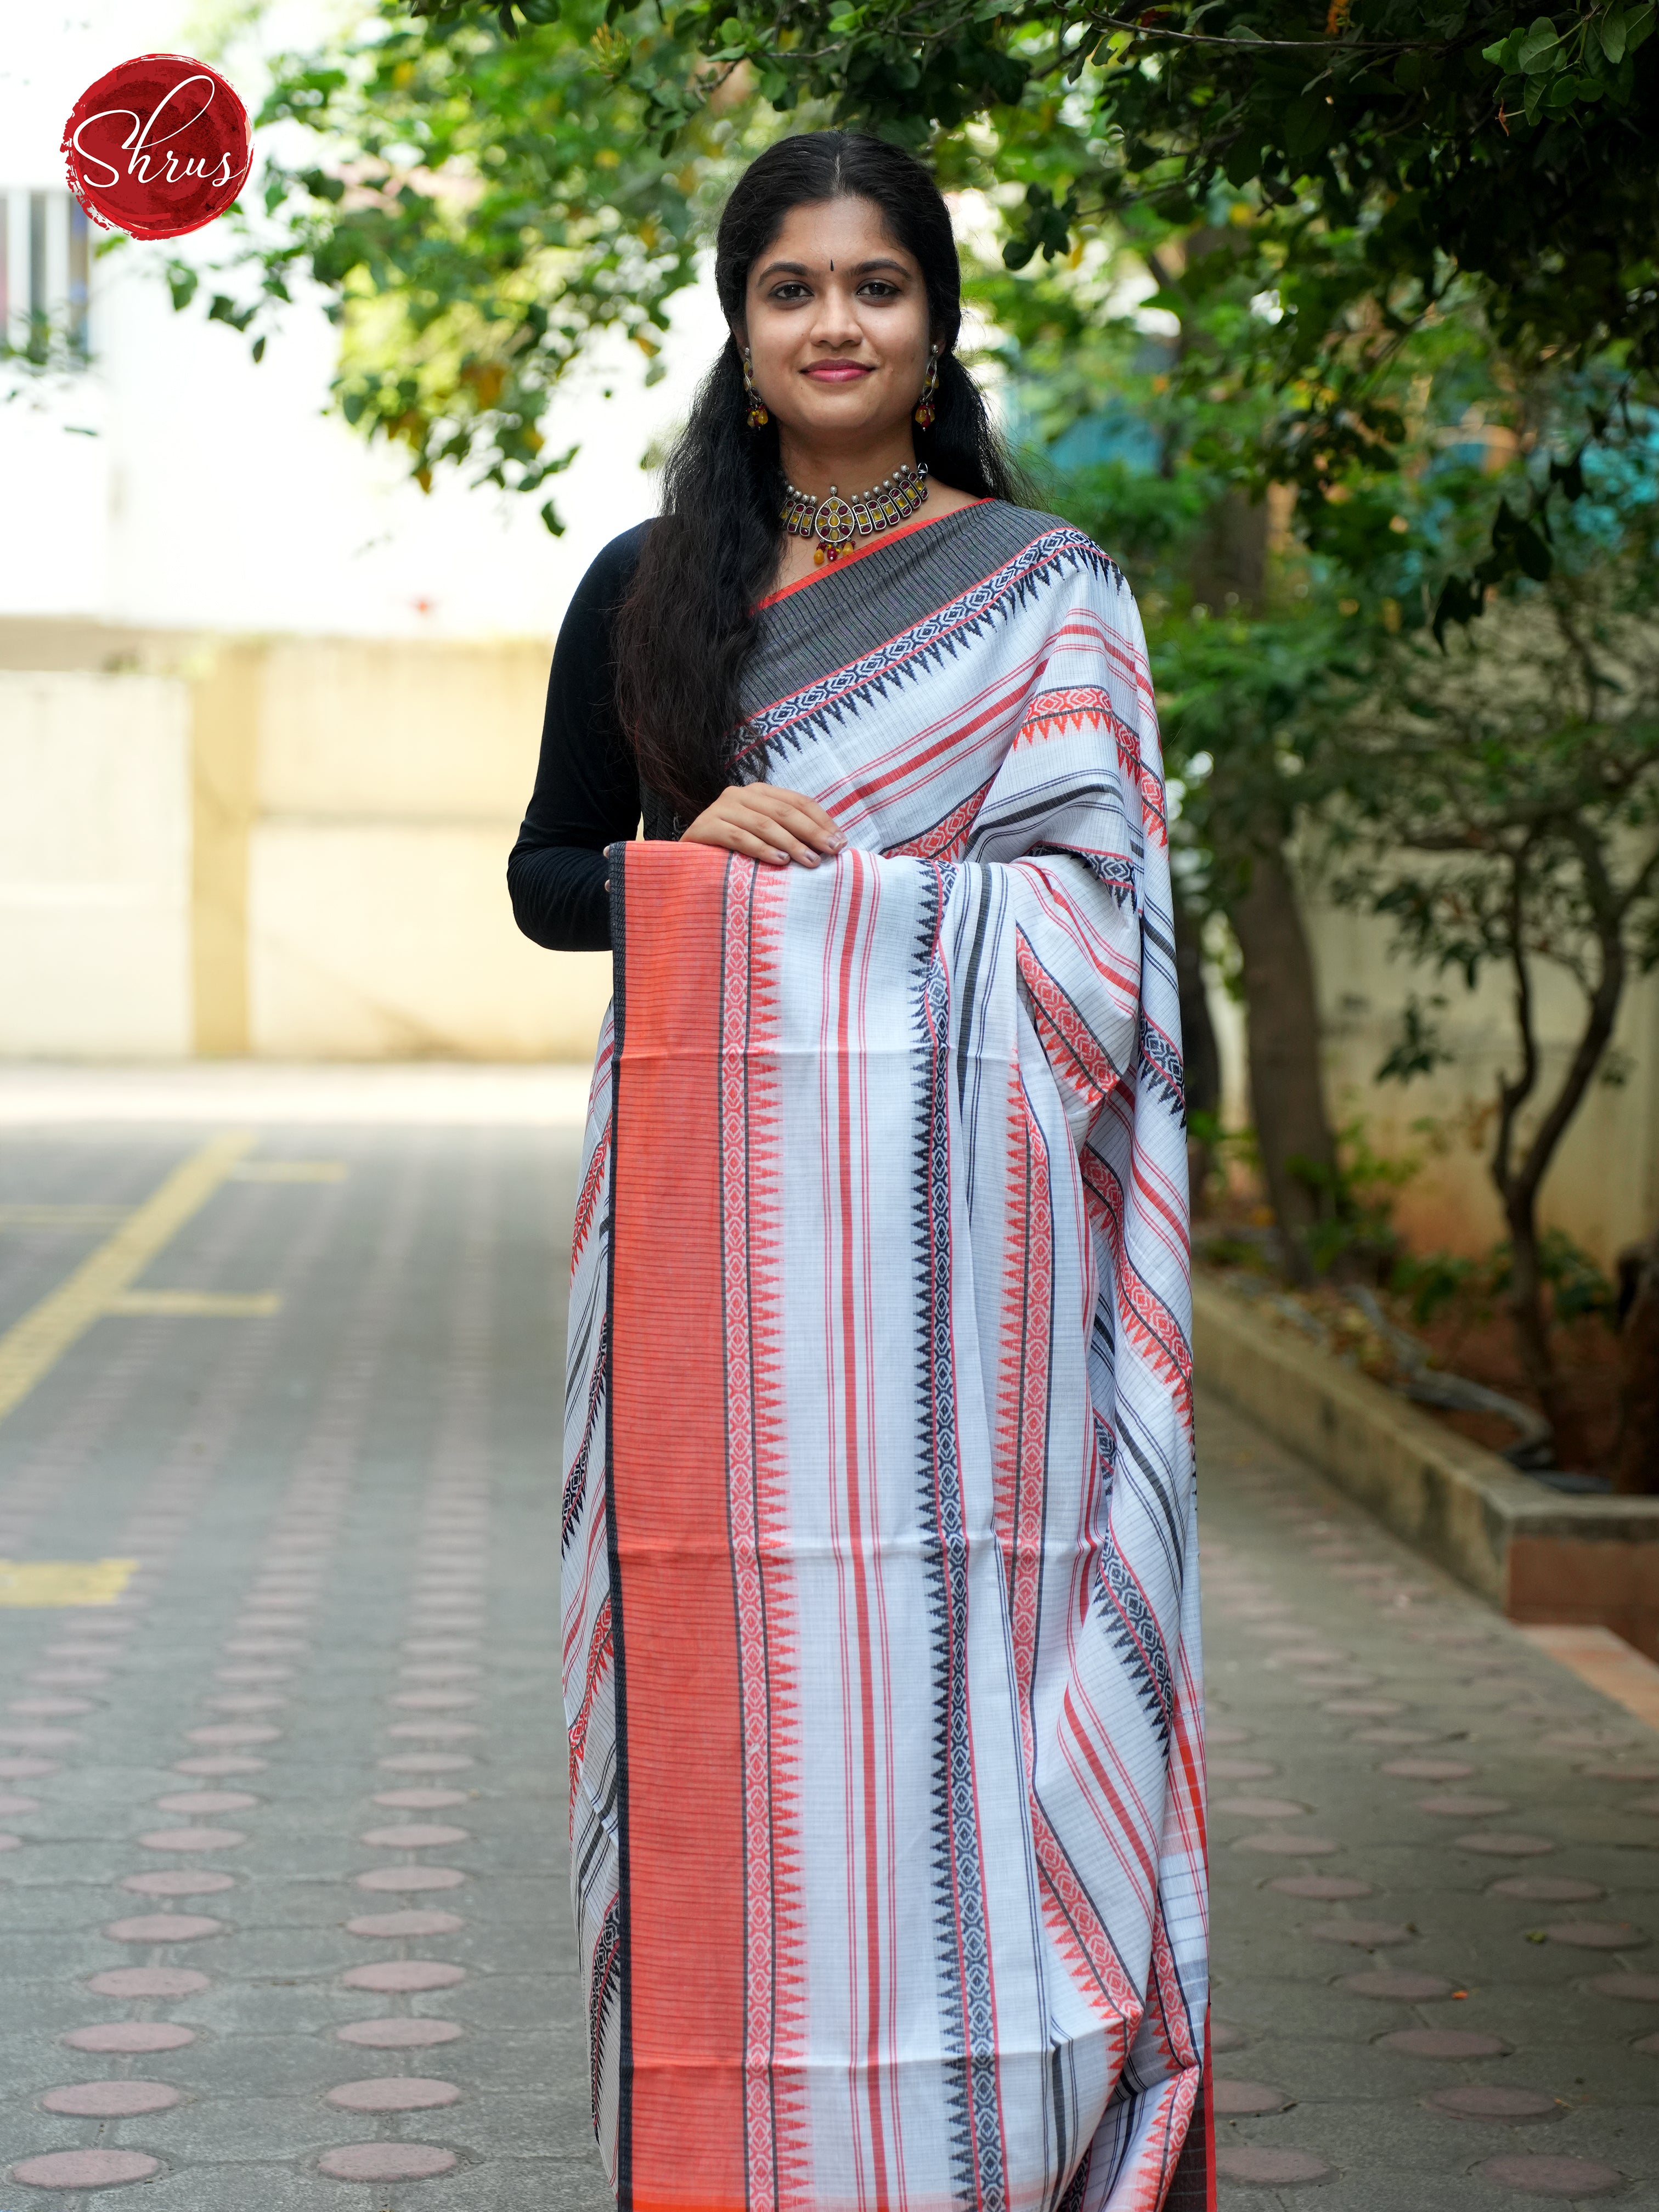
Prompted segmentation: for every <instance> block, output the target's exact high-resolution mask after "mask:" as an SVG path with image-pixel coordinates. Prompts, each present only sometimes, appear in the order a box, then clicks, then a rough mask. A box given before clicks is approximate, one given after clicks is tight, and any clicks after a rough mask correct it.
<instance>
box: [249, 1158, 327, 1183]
mask: <svg viewBox="0 0 1659 2212" xmlns="http://www.w3.org/2000/svg"><path fill="white" fill-rule="evenodd" d="M231 1174H232V1179H233V1181H234V1182H344V1181H345V1177H346V1164H345V1162H344V1161H343V1160H245V1161H244V1162H243V1164H242V1165H241V1166H240V1167H239V1168H234V1169H233V1170H231Z"/></svg>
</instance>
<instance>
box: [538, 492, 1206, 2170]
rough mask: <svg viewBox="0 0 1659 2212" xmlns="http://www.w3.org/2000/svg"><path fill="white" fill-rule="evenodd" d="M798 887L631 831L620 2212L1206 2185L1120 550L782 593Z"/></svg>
mask: <svg viewBox="0 0 1659 2212" xmlns="http://www.w3.org/2000/svg"><path fill="white" fill-rule="evenodd" d="M744 713H745V718H746V719H745V727H744V730H743V731H742V732H739V733H738V738H737V740H736V744H737V748H738V749H737V751H736V756H735V757H736V760H737V763H738V775H739V776H740V777H741V778H742V779H743V780H744V781H750V780H754V779H756V778H758V777H760V776H761V775H765V776H766V777H768V778H769V779H770V780H771V781H775V782H778V783H783V784H787V785H790V786H792V787H795V788H799V789H801V790H804V791H806V792H808V793H811V795H812V796H813V797H814V798H815V799H817V801H818V802H819V804H820V805H823V806H824V807H825V808H826V809H827V810H828V811H829V812H830V813H831V814H832V815H834V816H835V817H836V820H837V821H838V822H839V823H841V825H842V828H843V829H845V830H846V831H847V833H848V838H849V841H850V842H849V846H848V849H847V850H846V851H845V852H844V853H843V854H841V855H839V856H838V857H837V858H836V859H835V860H825V861H823V862H822V863H821V864H820V866H818V867H817V868H816V869H809V868H806V867H803V866H798V865H792V866H788V867H787V868H778V867H769V866H766V865H764V864H763V863H759V862H756V861H753V860H744V859H739V858H738V857H737V856H735V855H733V854H727V853H725V852H723V851H720V850H718V849H717V848H713V847H710V846H707V845H702V844H693V845H687V844H685V843H684V842H679V843H675V842H653V843H645V842H630V843H629V844H628V845H626V846H625V847H623V848H619V850H618V852H617V854H615V855H613V858H612V863H611V882H612V898H611V927H612V946H613V963H614V967H613V974H614V984H615V991H614V996H613V999H612V1001H611V1007H610V1009H609V1010H608V1011H607V1014H606V1017H605V1024H604V1026H603V1029H602V1031H601V1035H600V1038H599V1051H598V1054H597V1056H596V1060H595V1064H594V1071H593V1082H592V1092H591V1098H590V1105H589V1112H588V1117H587V1125H586V1133H585V1139H584V1146H583V1154H582V1170H581V1178H580V1193H579V1198H578V1202H577V1208H576V1216H575V1224H574V1239H573V1246H572V1263H571V1294H570V1310H569V1315H570V1317H569V1334H568V1346H567V1352H568V1365H567V1378H566V1401H565V1431H564V1474H565V1485H564V1497H563V1547H564V1549H563V1667H564V1692H565V1709H566V1716H567V1719H568V1726H569V1736H570V1820H571V1841H572V1892H573V1898H574V1907H575V1916H576V1925H577V1929H578V1935H579V1944H580V1961H581V1973H582V1979H583V1987H584V1990H585V1992H586V2009H587V2021H588V2028H589V2036H590V2079H589V2088H590V2093H591V2097H592V2113H593V2124H594V2130H595V2134H596V2136H597V2140H598V2142H599V2148H600V2150H601V2153H602V2154H603V2157H604V2160H605V2165H606V2167H607V2170H608V2172H609V2173H610V2177H611V2183H612V2185H613V2187H614V2189H615V2191H616V2193H617V2200H618V2203H619V2204H620V2205H621V2206H622V2207H623V2212H659V2208H661V2212H667V2208H674V2212H692V2208H696V2212H726V2208H730V2212H738V2208H743V2212H854V2208H859V2212H887V2208H899V2207H902V2208H905V2212H945V2208H951V2212H955V2209H956V2208H968V2207H975V2208H994V2212H1003V2209H1004V2208H1008V2209H1009V2212H1028V2208H1029V2212H1037V2208H1042V2212H1102V2208H1110V2212H1156V2208H1158V2207H1160V2206H1168V2207H1170V2208H1176V2207H1179V2208H1181V2212H1200V2208H1205V2207H1208V2206H1212V2205H1213V2203H1214V2181H1213V2156H1212V2129H1211V2126H1210V2124H1209V2100H1208V2096H1207V2094H1206V2081H1207V2072H1208V2067H1207V2047H1206V2046H1207V2033H1206V2029H1207V2021H1208V1994H1207V1954H1208V1942H1207V1917H1208V1903H1207V1878H1206V1850H1205V1834H1204V1787H1203V1743H1202V1720H1201V1701H1200V1650H1199V1612H1198V1549H1197V1535H1196V1524H1195V1498H1194V1462H1193V1438H1192V1399H1191V1357H1190V1352H1189V1348H1188V1347H1189V1341H1190V1291H1189V1276H1188V1206H1187V1185H1186V1146H1185V1133H1184V1105H1183V1098H1182V1064H1181V1055H1180V1040H1179V1024H1178V1014H1177V1000H1176V970H1175V956H1174V951H1173V947H1172V944H1171V934H1170V871H1169V854H1168V848H1167V842H1166V831H1165V817H1164V786H1163V781H1162V764H1161V757H1160V753H1159V748H1158V726H1157V720H1156V716H1155V713H1154V707H1153V698H1152V685H1151V681H1150V678H1149V674H1148V670H1147V663H1146V647H1145V641H1144V636H1143V633H1142V629H1141V624H1140V620H1139V614H1138V612H1137V611H1136V608H1135V605H1134V602H1133V599H1132V597H1131V595H1130V593H1129V591H1128V589H1127V586H1126V585H1125V583H1124V581H1123V579H1122V577H1121V575H1120V574H1119V573H1118V571H1117V569H1116V568H1115V566H1114V565H1113V563H1112V562H1110V561H1109V559H1107V557H1106V556H1104V555H1103V553H1102V552H1101V551H1100V550H1099V549H1098V548H1097V547H1096V546H1095V545H1094V544H1091V542H1090V540H1089V539H1088V538H1085V537H1084V536H1082V535H1081V534H1080V533H1079V532H1078V531H1076V530H1074V529H1073V528H1071V527H1070V526H1068V525H1066V524H1065V523H1063V522H1060V521H1058V520H1055V519H1054V517H1052V516H1048V515H1042V514H1036V513H1026V512H1024V511H1022V510H1019V509H1017V508H1013V507H1009V506H1007V505H1006V504H1004V503H1002V502H1000V501H987V502H985V503H983V504H981V505H979V506H976V507H971V508H967V509H963V510H961V511H959V512H957V513H953V514H951V515H948V516H945V517H942V518H940V519H939V520H937V521H935V522H932V523H930V524H928V525H927V526H925V527H922V528H920V529H917V530H915V531H913V532H911V533H910V534H909V535H908V536H906V537H904V538H900V539H897V540H895V541H892V542H890V543H888V544H882V545H878V547H877V548H876V549H874V550H872V551H871V552H869V553H867V554H866V555H864V556H861V557H860V558H859V559H858V560H856V561H854V562H849V563H848V564H847V565H846V566H845V567H843V568H836V569H832V570H830V571H829V572H828V573H827V574H824V575H823V576H822V577H820V578H817V579H816V580H813V581H812V582H811V584H810V585H809V586H806V587H805V588H804V589H802V590H799V591H796V592H791V593H789V594H787V595H786V596H784V597H782V598H781V599H775V600H774V601H773V602H771V603H770V604H769V605H767V607H766V608H765V609H764V610H763V616H762V622H761V629H760V635H759V641H758V644H757V649H756V652H755V653H754V655H753V658H752V659H751V662H750V667H749V671H748V676H747V679H746V688H745V695H744Z"/></svg>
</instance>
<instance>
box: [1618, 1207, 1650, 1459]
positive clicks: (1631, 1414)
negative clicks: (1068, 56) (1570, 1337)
mask: <svg viewBox="0 0 1659 2212" xmlns="http://www.w3.org/2000/svg"><path fill="white" fill-rule="evenodd" d="M1631 1272H1632V1275H1633V1277H1634V1284H1633V1288H1634V1292H1635V1295H1634V1296H1633V1297H1632V1299H1631V1302H1630V1305H1629V1307H1628V1310H1626V1314H1625V1318H1624V1322H1623V1325H1622V1327H1621V1328H1620V1331H1619V1441H1618V1443H1616V1444H1615V1445H1614V1446H1613V1488H1614V1489H1615V1490H1616V1491H1618V1492H1620V1495H1621V1496H1624V1497H1626V1498H1650V1497H1653V1496H1655V1495H1656V1494H1659V1231H1656V1232H1655V1234H1654V1235H1653V1237H1651V1238H1650V1240H1649V1242H1648V1243H1646V1244H1644V1245H1643V1246H1641V1247H1640V1248H1639V1249H1638V1250H1637V1251H1636V1253H1635V1254H1634V1255H1632V1270H1631Z"/></svg>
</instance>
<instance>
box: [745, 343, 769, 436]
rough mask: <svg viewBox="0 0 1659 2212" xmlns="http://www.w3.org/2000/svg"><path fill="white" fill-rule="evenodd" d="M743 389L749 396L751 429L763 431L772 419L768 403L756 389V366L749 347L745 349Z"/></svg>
mask: <svg viewBox="0 0 1659 2212" xmlns="http://www.w3.org/2000/svg"><path fill="white" fill-rule="evenodd" d="M743 388H744V391H745V392H747V393H748V395H749V427H750V429H751V430H763V429H764V428H766V426H767V424H768V423H769V422H770V421H771V419H772V417H771V416H769V414H768V413H767V411H766V402H765V401H764V400H763V398H761V396H760V394H759V392H757V391H756V389H755V374H754V364H753V362H751V361H750V358H749V349H748V347H747V346H745V347H744V349H743Z"/></svg>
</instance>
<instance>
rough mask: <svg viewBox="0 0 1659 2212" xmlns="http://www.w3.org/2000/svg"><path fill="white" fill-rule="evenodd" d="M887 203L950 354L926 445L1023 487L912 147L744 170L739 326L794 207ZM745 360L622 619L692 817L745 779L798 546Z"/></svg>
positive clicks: (829, 153)
mask: <svg viewBox="0 0 1659 2212" xmlns="http://www.w3.org/2000/svg"><path fill="white" fill-rule="evenodd" d="M843 197H846V198H859V199H867V200H871V201H872V202H873V203H874V204H875V205H876V206H877V208H878V209H879V210H880V211H881V216H882V219H883V221H884V223H885V225H886V227H887V229H888V232H889V234H890V235H891V236H892V238H893V239H895V240H896V242H897V243H898V244H899V245H900V246H903V247H904V248H905V250H906V252H908V253H910V254H912V255H913V256H914V257H915V260H916V261H917V262H918V263H919V264H920V265H921V273H922V279H923V282H924V283H925V284H926V286H927V313H928V320H929V324H930V325H931V335H932V338H933V343H936V344H937V345H938V347H939V392H938V397H937V399H936V402H935V405H936V410H937V412H936V415H935V417H934V421H933V427H932V428H930V429H927V430H922V429H920V428H919V429H918V430H917V432H916V452H917V455H918V457H919V458H920V459H923V460H925V461H926V462H927V465H928V468H929V470H930V471H932V472H933V474H934V475H935V476H937V477H939V480H940V482H941V483H947V484H951V485H953V486H954V487H955V488H956V489H957V490H958V491H965V492H971V493H974V494H975V495H978V496H979V497H981V498H985V497H994V498H999V499H1008V498H1012V497H1015V496H1017V495H1018V490H1019V489H1020V487H1019V485H1018V479H1017V478H1016V477H1015V475H1014V472H1013V470H1012V466H1011V465H1010V463H1009V461H1008V459H1007V457H1006V454H1005V453H1004V452H1003V450H1002V447H1001V445H1000V442H999V441H998V439H997V436H996V434H995V432H994V430H993V428H992V427H991V422H990V419H989V417H988V416H987V413H986V408H985V402H984V399H983V398H982V397H981V393H980V390H979V387H978V386H977V385H976V384H975V382H974V380H973V378H972V377H971V376H969V374H968V372H967V370H966V369H965V368H963V366H962V363H961V362H959V361H958V360H957V356H956V353H955V350H954V349H955V346H956V341H957V331H959V330H960V328H961V325H962V275H961V270H960V268H959V266H958V264H957V245H956V238H955V235H954V234H953V232H952V231H951V214H950V210H949V209H948V208H947V207H946V206H945V202H944V199H943V198H942V197H941V196H940V193H939V186H938V185H936V184H935V183H934V181H933V178H932V176H931V175H930V174H929V173H928V172H927V170H926V169H925V168H923V167H922V166H921V162H919V161H916V160H915V159H914V157H913V156H912V155H909V154H907V153H906V152H904V151H903V150H902V149H901V148H899V147H897V146H890V145H888V144H887V143H885V142H884V140H882V139H879V138H871V137H865V136H863V135H862V134H861V133H859V132H856V131H805V132H802V133H801V134H800V135H799V136H798V137H793V138H784V139H781V140H780V141H779V143H777V144H776V145H775V146H773V147H770V148H769V149H768V150H767V151H766V152H765V153H764V154H763V155H760V157H759V158H758V159H757V161H752V162H751V163H750V166H749V167H748V168H747V169H746V170H745V171H744V173H743V175H742V177H741V178H740V179H738V184H737V186H736V188H735V189H734V191H732V197H731V198H730V199H729V200H727V202H726V210H725V212H724V214H723V215H722V216H721V217H720V231H719V234H718V236H717V239H716V241H715V255H714V283H715V287H716V289H717V290H718V292H719V294H720V307H721V308H722V310H723V311H724V313H725V315H726V321H727V322H728V323H732V322H741V321H742V320H743V319H744V308H745V306H746V301H747V294H748V284H749V272H750V269H751V268H752V266H753V265H754V264H755V262H756V261H757V259H758V258H759V257H760V256H761V255H762V254H763V253H764V252H765V251H766V249H767V248H768V246H770V245H771V243H772V241H773V240H774V239H775V238H776V236H777V234H778V233H779V231H780V230H781V228H783V224H784V221H785V218H786V217H787V216H788V214H789V212H790V210H792V209H793V208H797V207H800V206H803V205H808V204H816V203H817V202H820V201H823V200H831V199H839V198H843ZM747 414H748V401H747V398H746V397H745V394H744V384H743V363H742V359H741V356H739V354H738V347H737V342H736V340H735V339H730V340H728V342H727V343H726V345H725V346H723V347H722V348H721V349H720V358H719V359H718V360H717V361H716V362H715V363H714V368H712V369H711V370H710V371H709V373H708V376H707V377H706V378H705V379H704V380H703V383H702V388H701V390H700V391H699V392H698V393H697V397H696V403H695V404H694V405H693V407H692V410H691V416H690V421H689V422H687V424H686V426H685V429H684V432H683V433H682V435H681V436H680V438H679V440H678V443H677V444H676V446H675V447H674V449H673V452H672V453H671V454H670V456H669V459H668V464H667V466H666V468H665V471H664V477H663V503H662V513H661V515H660V516H659V518H658V520H656V522H654V523H653V526H652V527H651V529H650V531H649V532H647V537H646V541H645V547H644V550H643V552H642V553H641V556H640V562H639V567H638V569H637V570H636V572H635V579H634V582H633V584H632V586H631V587H630V588H629V593H628V596H627V598H626V599H625V600H624V601H623V605H622V608H621V610H620V611H619V615H618V618H617V641H616V653H617V706H618V708H619V711H620V714H621V720H622V726H623V730H624V731H625V732H626V733H627V737H628V739H629V744H631V745H632V747H633V749H634V753H635V759H636V761H637V762H638V764H639V769H640V774H641V779H642V780H643V781H644V782H645V783H647V785H649V786H650V787H652V788H653V790H655V791H657V792H659V793H661V794H662V796H663V797H664V798H665V799H667V800H669V801H670V802H671V805H673V806H674V807H675V809H676V810H677V811H678V814H679V816H680V817H681V820H682V823H686V822H690V820H691V819H692V818H693V817H695V816H696V815H698V814H700V813H701V812H702V810H703V808H704V807H705V806H707V805H709V804H710V802H711V801H712V800H713V799H715V798H717V797H718V796H719V794H720V792H721V791H722V790H724V788H725V787H726V785H727V784H728V783H729V782H730V781H732V776H731V773H730V763H731V747H732V738H733V736H734V734H735V732H736V730H737V728H738V723H739V721H740V719H741V710H740V708H739V705H738V683H739V679H740V678H741V675H742V672H743V665H744V660H745V659H746V658H747V656H748V653H749V650H750V645H751V644H752V642H753V640H754V634H755V603H756V601H757V599H761V598H762V597H763V595H764V593H765V592H766V591H767V590H768V588H769V586H770V584H771V581H772V578H773V576H774V574H775V573H776V569H777V564H778V556H779V551H780V549H781V545H782V542H783V524H782V521H781V519H780V512H779V510H780V509H781V506H782V503H783V497H784V481H783V471H782V468H781V465H780V463H779V459H778V433H777V426H776V424H775V423H769V424H768V425H767V426H766V427H765V428H763V429H761V430H751V429H750V428H749V427H748V422H747Z"/></svg>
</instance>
